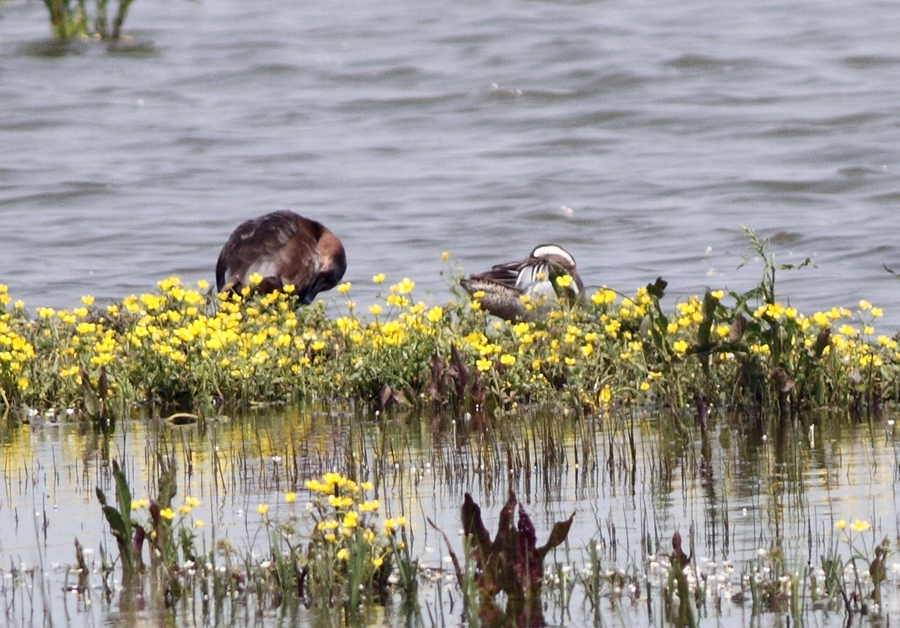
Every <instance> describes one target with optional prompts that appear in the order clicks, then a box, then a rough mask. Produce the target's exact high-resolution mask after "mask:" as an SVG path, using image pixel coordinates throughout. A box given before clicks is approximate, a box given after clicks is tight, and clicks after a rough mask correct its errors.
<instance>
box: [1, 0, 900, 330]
mask: <svg viewBox="0 0 900 628" xmlns="http://www.w3.org/2000/svg"><path fill="white" fill-rule="evenodd" d="M895 18H896V6H895V5H894V4H893V3H889V2H877V1H864V2H858V3H853V4H852V5H849V4H847V3H843V2H818V1H817V2H796V1H795V2H729V3H728V4H727V5H723V4H721V3H716V2H703V1H693V2H679V3H674V4H673V3H662V2H617V1H606V2H536V1H522V0H517V1H507V0H491V1H488V2H451V3H447V2H431V1H428V0H426V1H424V2H422V1H416V2H406V1H403V0H401V1H398V2H388V3H386V2H379V1H369V0H361V1H355V2H338V1H333V0H323V1H322V2H315V3H302V2H276V1H274V0H256V1H254V2H238V1H234V0H232V1H225V0H222V1H215V2H199V3H195V2H162V1H160V0H140V1H139V2H136V3H135V4H134V6H133V8H132V10H131V13H130V14H129V17H128V20H127V22H126V28H125V31H126V33H128V34H129V35H130V36H131V37H133V40H131V41H128V42H125V43H123V44H121V45H117V46H114V47H113V48H111V49H107V47H106V46H104V45H102V44H99V43H94V42H79V43H76V44H73V45H71V46H67V47H63V48H58V47H54V46H51V45H50V44H49V42H48V40H47V36H48V32H49V29H48V25H47V20H46V16H45V10H44V8H43V6H42V5H41V3H38V2H22V1H15V2H12V3H7V4H4V5H2V7H0V102H2V107H0V146H2V150H0V219H2V235H0V239H2V245H0V282H5V283H8V284H9V285H10V288H11V292H12V294H13V297H14V298H22V299H24V300H25V301H26V304H28V305H30V306H36V305H51V306H55V307H60V306H71V305H72V304H73V302H75V301H77V298H78V297H79V296H81V295H82V294H93V295H95V296H97V297H98V298H100V299H114V298H120V297H122V296H123V295H124V294H127V293H130V292H135V291H143V290H146V289H149V288H151V287H152V286H153V285H154V284H155V282H156V281H157V280H158V279H160V278H162V277H164V276H168V275H169V274H172V273H177V274H179V275H181V276H182V277H184V278H186V279H189V280H195V279H199V278H208V279H209V278H212V274H213V272H212V268H213V265H214V262H215V259H216V256H217V254H218V250H219V248H220V247H221V245H222V243H223V242H224V240H225V238H226V237H227V236H228V234H229V233H230V231H231V230H232V229H233V228H234V227H235V226H236V225H237V224H238V223H239V222H240V221H242V220H244V219H246V218H248V217H252V216H255V215H259V214H261V213H263V212H266V211H268V210H271V209H274V208H291V209H294V210H297V211H299V212H301V213H304V214H307V215H310V216H313V217H316V218H320V219H321V220H323V221H324V222H325V223H326V224H328V225H329V226H331V227H332V228H333V230H334V231H335V232H337V233H338V235H339V236H340V237H341V238H342V239H343V240H344V242H345V244H346V247H347V250H348V255H349V268H348V271H347V279H349V280H351V281H353V282H354V283H355V284H356V286H357V288H355V294H356V296H357V298H361V299H364V298H365V297H366V296H367V295H368V294H369V293H367V292H366V289H367V288H366V287H365V286H364V284H367V283H368V279H369V277H370V276H371V275H372V274H373V273H375V272H385V273H387V274H388V279H389V280H393V279H399V278H400V277H402V276H410V277H411V278H413V279H415V280H416V281H417V283H418V285H419V286H420V287H424V288H426V289H427V290H430V291H431V292H432V293H433V294H434V295H435V297H436V298H440V299H443V297H444V296H445V294H446V292H447V286H446V283H445V280H444V279H443V278H442V277H440V276H439V274H438V272H439V270H440V269H441V267H442V265H441V264H440V262H439V255H440V253H441V252H442V251H444V250H449V251H451V253H452V255H453V257H454V259H459V260H460V261H461V263H462V266H463V268H464V270H466V271H468V272H472V271H476V270H481V269H483V268H484V267H486V266H487V265H490V264H492V263H495V262H499V261H506V260H510V259H516V258H521V257H522V256H524V255H525V254H526V253H527V252H528V251H529V250H530V249H531V248H532V247H533V246H534V245H535V244H537V243H540V242H544V241H553V242H557V243H560V244H562V245H564V246H565V247H567V248H568V249H570V250H571V251H572V253H573V254H574V255H575V257H576V259H577V261H578V263H579V267H580V268H581V269H582V275H583V276H584V277H585V279H586V281H587V282H588V283H590V284H593V285H600V284H608V285H610V286H613V287H616V288H619V289H621V290H623V291H628V292H630V291H631V290H633V289H634V288H635V287H637V286H638V285H642V284H643V283H646V282H647V281H649V280H651V279H653V278H655V277H656V276H657V275H663V276H664V277H666V278H667V279H669V280H670V282H671V285H672V292H671V293H672V294H673V295H675V296H678V295H681V296H683V295H686V294H689V293H694V292H697V291H699V290H701V289H702V288H703V287H704V286H706V285H714V286H715V287H722V286H726V287H729V288H735V289H745V288H747V287H749V286H750V285H752V284H753V283H754V282H755V280H756V279H757V272H758V269H757V268H751V269H743V270H741V271H738V270H737V267H738V265H739V264H740V263H741V261H742V255H743V254H744V252H745V250H746V247H745V241H744V239H743V237H742V235H741V232H740V228H739V227H740V225H746V226H748V227H752V228H754V229H756V230H758V231H759V233H760V234H761V235H763V236H770V237H772V238H773V241H774V247H773V248H774V250H775V251H776V253H777V254H778V256H779V259H780V260H781V261H783V262H790V263H798V262H801V261H802V260H803V259H805V258H807V257H811V258H812V259H813V260H814V261H815V262H816V263H817V265H818V267H817V268H815V269H805V270H803V271H801V272H799V273H794V274H783V277H784V283H783V290H782V295H786V296H790V298H791V301H792V303H794V304H795V305H797V306H799V307H800V308H801V310H802V311H805V312H811V311H813V310H815V309H820V308H824V307H831V306H832V305H852V304H853V303H855V302H856V301H857V300H858V299H861V298H865V299H868V300H870V301H872V302H874V303H875V304H876V305H880V306H881V307H883V308H884V310H885V312H886V317H885V320H884V322H883V323H882V325H883V327H884V328H885V330H886V331H890V332H893V331H895V330H896V329H897V328H900V298H898V296H897V292H898V291H897V284H896V280H895V279H894V278H893V277H891V276H890V275H888V274H887V273H886V272H885V271H884V270H883V268H882V266H883V265H884V264H887V265H888V266H891V267H893V266H897V267H900V251H898V245H897V242H896V240H897V238H896V234H897V232H898V227H900V212H898V211H897V210H896V207H897V204H898V201H900V185H898V183H900V178H898V170H900V159H898V156H900V148H898V147H900V38H898V37H897V36H896V28H895V22H896V19H895ZM879 331H880V330H879Z"/></svg>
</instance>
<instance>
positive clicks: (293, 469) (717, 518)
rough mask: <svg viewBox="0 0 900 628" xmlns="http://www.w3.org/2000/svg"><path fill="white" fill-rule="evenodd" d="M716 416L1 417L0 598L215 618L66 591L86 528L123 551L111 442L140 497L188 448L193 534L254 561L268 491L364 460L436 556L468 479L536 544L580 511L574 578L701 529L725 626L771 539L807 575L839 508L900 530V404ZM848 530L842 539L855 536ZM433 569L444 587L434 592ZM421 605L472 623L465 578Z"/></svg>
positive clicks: (255, 612)
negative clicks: (520, 518) (191, 420)
mask: <svg viewBox="0 0 900 628" xmlns="http://www.w3.org/2000/svg"><path fill="white" fill-rule="evenodd" d="M714 420H715V426H714V427H712V428H711V431H710V435H709V438H708V440H707V441H706V444H705V446H704V441H703V439H702V438H701V436H700V434H699V432H697V431H696V430H694V429H693V428H689V427H678V426H674V425H673V420H672V418H671V417H668V416H666V417H662V418H656V417H649V416H648V417H625V418H615V417H612V418H611V417H588V418H584V419H576V418H574V417H569V416H566V415H565V413H563V412H557V411H537V412H531V413H523V414H522V415H521V416H518V415H517V416H512V417H508V418H494V419H490V418H487V419H484V422H482V417H477V416H476V417H464V418H463V419H461V420H459V421H454V420H452V419H450V418H446V417H435V418H433V419H431V418H423V417H422V416H421V415H420V414H417V413H409V414H392V413H389V414H388V415H387V416H385V417H376V416H372V415H364V414H361V413H359V412H355V411H353V410H352V409H350V408H348V407H341V406H340V405H333V406H331V407H325V406H318V407H316V408H303V409H285V410H277V411H276V410H268V409H267V410H265V411H259V412H255V413H250V414H248V415H246V416H243V417H240V418H231V419H229V418H226V417H220V418H218V419H215V420H208V421H206V422H205V423H204V424H202V425H193V426H180V427H179V426H173V425H171V424H169V423H166V422H163V421H160V420H152V419H151V420H132V421H127V422H120V423H119V424H118V425H116V427H115V430H114V431H113V433H112V434H110V435H109V436H103V435H101V434H98V433H96V432H95V431H93V430H92V429H91V428H90V427H89V426H86V425H83V424H65V423H60V424H58V423H54V422H52V421H51V420H47V419H46V417H42V418H40V419H39V420H36V421H34V422H33V423H32V424H30V425H28V424H19V423H16V422H14V421H12V420H8V421H7V422H6V423H5V425H4V427H3V429H2V432H0V435H2V441H3V453H2V470H3V472H2V478H3V483H4V484H3V487H2V502H0V504H2V508H0V539H2V541H0V566H2V572H0V573H2V580H0V582H2V584H0V602H2V604H3V608H4V609H5V612H6V614H7V615H8V616H9V619H10V620H12V621H13V623H16V624H17V625H37V624H41V623H45V620H46V622H47V623H45V625H59V624H66V625H68V624H69V623H72V622H75V623H78V624H81V623H88V622H93V623H95V624H96V623H98V622H102V623H109V624H114V625H120V622H123V621H124V622H125V623H138V622H139V621H141V618H142V617H144V618H147V617H153V616H154V615H156V614H160V615H168V614H169V613H171V614H172V617H173V618H174V623H175V624H176V625H194V624H195V623H201V622H202V623H205V622H207V621H211V620H210V618H209V617H204V616H203V615H202V613H200V611H199V610H198V605H197V603H196V600H193V601H187V602H185V603H184V604H179V605H178V606H176V609H175V610H174V612H173V611H168V612H166V611H163V610H161V609H155V608H153V605H152V604H149V603H146V602H144V603H142V602H141V601H135V600H134V599H133V598H132V597H130V596H128V595H122V596H121V597H117V596H114V597H113V599H112V601H111V603H110V604H107V603H106V602H104V601H103V596H102V595H101V593H100V575H99V573H98V572H96V571H95V572H94V573H93V574H92V575H91V585H92V589H91V591H92V593H91V595H90V596H89V598H90V599H89V600H88V599H85V598H80V597H78V596H77V595H76V594H75V593H73V592H65V591H64V589H65V587H66V586H67V585H69V584H72V582H73V580H74V576H73V575H72V574H70V573H68V568H69V567H70V566H71V565H73V564H74V555H75V554H74V539H75V538H77V539H78V540H79V541H80V542H81V544H82V545H83V546H84V547H85V548H87V550H88V562H89V563H92V564H93V566H94V567H97V566H98V563H99V558H98V557H99V550H100V545H101V544H103V545H104V546H105V547H106V548H107V550H108V551H110V552H111V553H112V554H113V555H115V554H116V550H115V543H114V541H113V539H112V537H111V535H110V533H109V529H108V528H107V526H106V524H105V521H104V519H103V516H102V513H101V511H100V508H99V505H98V503H97V499H96V496H95V492H94V490H95V487H96V486H97V485H99V486H101V487H102V488H103V489H104V490H105V491H106V493H107V494H108V495H112V493H113V487H112V486H111V476H110V468H109V462H110V461H111V459H112V458H117V459H119V460H120V461H122V464H123V466H124V468H125V470H126V473H127V474H128V477H129V481H130V483H131V486H132V492H133V494H134V496H135V498H141V497H149V496H150V495H152V494H155V490H156V489H155V478H154V477H153V472H154V471H153V470H154V469H155V468H156V465H155V462H154V461H155V460H156V456H157V454H159V453H167V454H169V455H171V456H174V458H175V459H176V460H177V468H178V474H177V478H178V493H177V495H178V496H177V497H176V499H175V501H174V503H175V504H180V503H182V501H183V498H184V497H186V496H192V497H195V498H198V499H199V500H200V502H201V504H200V505H199V506H197V507H196V508H194V510H193V511H192V512H191V513H190V515H188V516H189V517H191V518H194V519H200V520H202V521H203V523H204V525H203V527H202V528H197V529H196V531H197V532H198V534H200V535H201V537H202V538H203V539H204V541H205V544H206V546H209V547H211V546H212V543H213V542H214V540H216V539H219V540H221V539H223V538H227V539H228V540H229V541H230V542H231V544H232V545H233V546H234V547H235V548H237V549H238V551H239V552H240V553H242V554H248V553H252V555H253V556H255V559H254V560H255V561H262V560H263V559H264V558H265V554H266V551H267V540H266V534H265V531H264V530H263V528H262V526H261V515H260V514H259V513H258V511H257V506H258V505H259V504H267V505H269V506H270V510H269V513H268V514H267V516H268V517H270V518H272V519H278V518H283V517H285V516H287V514H288V513H289V512H290V511H291V510H293V511H294V512H297V513H302V512H303V511H304V510H305V506H304V504H305V502H306V501H308V497H309V495H308V492H307V491H306V490H305V489H304V488H303V484H304V482H305V480H307V479H309V478H312V477H316V476H319V475H321V474H322V473H323V472H326V471H338V472H341V473H351V472H354V471H355V473H356V475H357V477H358V478H360V479H361V480H365V479H368V480H371V481H373V482H374V483H375V485H376V492H377V497H378V499H379V500H380V502H381V513H382V516H384V517H387V516H397V515H399V514H405V515H406V516H407V518H408V519H409V522H410V529H411V532H412V535H413V550H414V551H413V555H414V556H417V557H419V559H420V560H421V562H422V563H423V564H424V565H426V566H427V567H429V568H432V569H434V570H441V569H444V570H445V571H446V569H447V568H449V564H448V563H447V562H446V561H445V560H444V557H445V556H447V551H446V548H445V547H444V546H443V543H442V541H441V540H440V539H439V536H438V535H437V534H436V533H435V532H434V530H433V529H431V528H430V527H429V526H428V525H427V523H426V518H431V519H432V520H433V521H434V522H435V523H436V524H437V525H438V526H439V527H440V528H441V529H442V530H443V531H444V532H445V533H447V535H448V536H449V538H450V539H451V542H453V543H456V544H457V545H456V547H454V550H455V551H456V552H457V553H459V552H460V551H461V540H460V538H459V536H458V530H459V528H460V522H459V506H460V505H461V504H462V501H463V496H464V494H465V493H466V492H469V493H471V494H472V495H473V497H474V498H475V500H476V501H477V502H479V503H480V504H481V506H482V508H483V511H484V514H485V523H486V525H487V526H488V528H489V529H491V530H492V531H493V530H494V529H496V528H495V527H496V521H497V519H496V518H497V514H498V513H499V510H500V508H501V506H502V505H503V502H504V501H505V499H506V492H507V490H508V489H511V490H514V491H515V492H516V493H517V495H518V496H519V499H520V502H521V504H522V506H523V507H524V508H525V509H526V511H527V512H528V514H529V515H530V516H531V518H532V520H533V521H534V523H535V526H536V528H537V536H538V543H539V544H540V543H542V542H543V539H546V537H547V535H548V533H549V530H550V528H551V527H552V525H553V523H554V522H555V521H560V520H563V519H565V518H567V517H568V516H569V515H570V514H571V513H572V512H575V520H574V525H573V527H572V530H571V532H570V533H569V538H568V550H565V549H562V548H560V549H558V550H557V551H556V553H555V555H551V556H550V557H548V563H553V562H554V561H555V562H557V563H559V564H560V565H561V566H568V567H565V568H564V570H563V571H562V572H560V573H565V574H567V577H570V578H574V577H576V576H577V575H578V574H579V573H580V572H581V570H582V569H583V568H584V567H585V565H586V562H587V560H588V557H587V549H588V547H589V546H590V545H591V544H596V543H600V544H601V547H602V560H603V562H602V564H603V568H604V569H618V570H623V571H624V572H625V573H627V574H629V575H635V576H637V577H638V580H639V581H643V579H644V578H645V577H649V578H650V580H651V583H652V584H655V585H657V586H658V585H659V584H660V583H661V582H663V581H664V579H665V574H662V575H660V572H659V569H658V568H657V567H655V566H653V565H654V564H655V561H654V554H656V553H659V554H660V555H661V554H666V555H668V553H669V552H670V551H671V545H670V543H671V537H672V534H673V533H674V532H675V531H680V533H681V534H682V536H684V538H685V540H686V541H685V545H686V546H687V545H688V542H689V541H688V539H691V540H692V542H693V545H692V548H693V552H694V555H695V557H696V564H697V567H698V569H699V570H700V571H701V572H702V573H716V574H719V581H718V584H717V585H716V586H715V587H710V591H709V592H708V598H707V599H708V600H709V601H708V603H707V604H706V606H705V607H703V608H701V618H705V621H716V622H719V621H720V622H721V623H722V624H723V625H735V626H736V625H744V624H746V623H747V622H748V621H750V619H751V617H752V616H753V613H752V607H751V604H750V602H749V600H748V599H746V598H748V597H749V595H747V592H746V590H744V593H745V600H744V601H743V602H742V603H738V602H737V600H738V599H739V598H740V595H739V592H740V591H741V589H742V585H741V573H742V572H743V571H745V570H748V569H750V570H751V571H752V570H754V569H755V568H756V566H757V565H764V564H765V563H766V560H767V559H766V558H765V557H763V555H764V554H765V552H769V551H772V550H774V549H775V548H776V547H778V548H780V551H781V552H783V554H784V556H785V563H784V564H785V565H786V567H787V568H788V570H789V571H790V572H794V573H798V574H801V575H802V574H803V573H805V572H804V570H805V568H806V566H807V565H808V564H809V565H811V566H812V568H813V569H814V570H815V569H818V568H819V567H821V559H820V557H821V556H822V555H823V554H825V553H826V551H827V550H828V548H829V547H830V546H831V544H832V542H833V539H834V535H835V534H836V531H835V523H836V522H837V521H838V520H840V519H846V520H847V521H853V520H856V519H859V520H865V521H868V522H869V523H870V524H871V526H872V529H871V530H870V531H868V532H864V533H861V534H859V535H856V539H857V545H855V547H856V548H857V550H861V549H863V548H867V550H868V552H869V555H871V551H872V549H873V548H874V546H875V545H876V544H877V543H879V542H880V541H881V539H882V538H883V537H884V536H887V537H889V538H890V539H892V540H896V539H897V538H898V536H900V529H898V526H900V523H898V522H900V507H898V506H900V503H898V498H897V494H896V490H895V479H896V475H897V472H898V458H897V455H898V451H900V449H898V434H897V431H896V428H895V425H894V422H893V420H892V419H891V418H890V417H881V418H877V419H872V420H868V419H866V420H862V421H859V422H851V421H849V420H847V419H838V418H835V417H829V416H825V415H823V416H817V417H813V418H811V419H809V420H806V421H801V422H798V423H796V424H794V423H790V422H788V423H787V424H785V425H784V426H781V427H777V425H778V424H777V422H773V423H774V424H775V425H776V427H771V428H768V427H761V426H760V425H758V424H757V423H756V421H754V420H750V419H746V418H740V417H730V416H719V417H714ZM687 422H688V423H691V424H693V422H694V421H693V420H691V419H689V420H687ZM632 439H633V442H634V449H633V452H634V454H632V445H631V442H632ZM289 490H297V492H298V499H297V502H296V503H295V504H287V503H285V500H284V494H285V492H286V491H289ZM848 529H849V528H848ZM838 546H839V548H840V551H841V553H842V554H844V555H845V556H848V555H849V553H850V552H849V547H848V546H847V544H846V543H843V542H841V543H839V544H838ZM145 552H146V550H145ZM726 563H728V564H730V565H731V568H732V569H733V570H732V571H728V570H727V567H726ZM887 563H888V565H889V571H888V573H889V574H890V575H889V582H888V583H885V585H884V586H883V591H884V595H885V599H884V607H883V609H882V610H883V613H885V615H887V614H890V615H896V613H897V612H898V611H900V595H898V589H897V585H898V578H897V576H896V573H897V569H896V565H895V564H896V563H897V560H896V556H894V555H890V556H889V558H888V561H887ZM569 567H571V570H570V571H569V570H568V568H569ZM561 568H562V567H561ZM551 570H552V568H548V569H547V572H550V571H551ZM116 573H117V576H118V571H117V572H116ZM448 577H449V572H446V573H445V578H444V579H445V580H446V579H447V578H448ZM654 578H656V580H654ZM710 581H711V582H712V581H715V577H714V576H711V580H710ZM438 586H445V587H447V588H446V589H445V590H444V591H442V592H441V593H442V595H440V596H439V595H437V589H436V587H438ZM807 593H808V592H807ZM644 594H645V591H643V589H642V590H640V591H635V592H634V593H633V595H629V594H628V591H626V592H625V594H624V596H623V597H621V598H619V597H618V595H616V594H613V593H612V592H611V591H610V592H607V595H606V596H605V598H606V601H604V604H603V606H602V608H601V611H602V612H601V620H602V623H603V624H604V625H628V624H631V623H633V622H635V621H637V622H639V624H643V623H647V622H648V621H652V622H659V621H661V619H660V616H659V613H660V608H659V599H660V598H659V592H658V590H654V594H653V597H652V598H651V601H650V603H649V604H648V602H647V600H646V599H645V597H644ZM451 599H452V600H453V601H454V603H455V606H451ZM545 600H546V605H545V611H544V615H545V618H546V619H547V621H548V622H549V623H551V624H553V625H559V624H565V625H584V624H586V623H590V622H592V621H594V619H593V615H592V614H591V611H590V606H589V604H588V603H587V602H586V601H585V596H584V588H583V586H582V585H581V584H577V583H576V585H575V587H574V589H572V591H571V600H570V602H569V604H568V609H567V612H564V611H563V610H562V608H561V606H560V605H559V603H558V597H557V596H554V595H553V594H552V587H547V588H545ZM717 600H718V603H717ZM250 602H252V596H251V599H250ZM420 603H421V605H422V608H423V609H424V610H423V615H422V617H423V623H424V625H442V624H441V621H440V619H439V618H440V617H441V616H443V617H444V619H445V621H446V622H447V623H448V624H449V625H458V624H461V623H462V620H461V615H460V613H461V611H460V601H459V594H458V591H457V590H456V587H455V585H452V584H448V583H446V582H445V583H444V584H443V585H436V584H430V583H423V584H422V586H421V592H420ZM438 607H442V608H438ZM241 608H242V610H241V611H240V612H241V613H245V615H244V616H243V617H242V618H238V617H232V618H233V619H235V620H236V621H237V620H241V621H253V622H257V623H261V624H263V625H276V624H279V623H280V622H282V621H284V617H283V616H282V612H283V611H281V610H278V609H274V610H273V609H271V608H264V609H257V608H254V607H253V605H252V603H251V604H248V605H247V606H246V607H243V606H242V607H241ZM804 608H805V612H804V616H805V617H807V618H813V617H815V618H816V621H818V622H820V623H821V624H824V625H842V624H843V622H844V620H845V618H844V617H843V615H842V613H841V612H836V613H829V614H826V613H824V612H822V611H820V610H819V611H813V610H810V604H809V600H808V599H807V600H806V603H805V606H804ZM762 610H763V611H764V613H763V616H762V617H763V619H765V617H766V616H768V617H770V618H772V620H774V619H775V618H777V617H779V615H780V614H785V613H786V612H787V611H785V610H784V609H779V608H768V609H767V608H763V609H762ZM284 612H287V611H284ZM294 612H299V615H298V616H297V617H295V618H293V620H296V621H297V622H298V623H299V625H312V624H313V623H314V621H315V618H314V617H312V616H311V615H309V614H308V611H305V610H302V609H301V610H300V611H294ZM648 613H649V614H650V615H651V616H650V617H648ZM395 614H396V610H394V609H391V608H388V609H387V611H386V616H385V617H380V618H379V617H374V618H371V623H372V624H379V623H381V622H382V621H383V622H386V623H397V624H399V623H403V620H402V618H400V617H394V615H395ZM429 617H433V618H434V619H433V620H432V619H429ZM857 617H858V616H857ZM293 620H292V621H293ZM167 621H168V620H167Z"/></svg>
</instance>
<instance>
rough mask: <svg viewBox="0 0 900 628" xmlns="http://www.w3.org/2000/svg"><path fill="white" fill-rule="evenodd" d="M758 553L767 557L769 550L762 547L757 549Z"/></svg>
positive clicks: (761, 556)
mask: <svg viewBox="0 0 900 628" xmlns="http://www.w3.org/2000/svg"><path fill="white" fill-rule="evenodd" d="M756 555H757V556H759V557H760V558H765V557H766V556H768V555H769V550H767V549H766V548H764V547H760V548H759V549H758V550H756Z"/></svg>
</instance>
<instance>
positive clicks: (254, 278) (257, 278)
mask: <svg viewBox="0 0 900 628" xmlns="http://www.w3.org/2000/svg"><path fill="white" fill-rule="evenodd" d="M262 280H263V276H262V275H260V274H259V273H253V274H252V275H250V283H252V284H253V285H254V286H258V285H259V284H261V283H262ZM248 294H249V293H248Z"/></svg>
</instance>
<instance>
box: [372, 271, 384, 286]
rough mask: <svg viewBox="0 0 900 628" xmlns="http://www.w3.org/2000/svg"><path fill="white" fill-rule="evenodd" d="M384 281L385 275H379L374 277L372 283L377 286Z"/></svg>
mask: <svg viewBox="0 0 900 628" xmlns="http://www.w3.org/2000/svg"><path fill="white" fill-rule="evenodd" d="M382 281H384V273H378V274H377V275H372V283H374V284H376V285H377V284H380V283H381V282H382Z"/></svg>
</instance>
